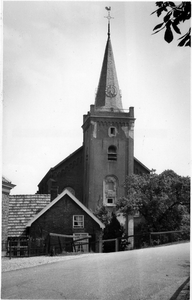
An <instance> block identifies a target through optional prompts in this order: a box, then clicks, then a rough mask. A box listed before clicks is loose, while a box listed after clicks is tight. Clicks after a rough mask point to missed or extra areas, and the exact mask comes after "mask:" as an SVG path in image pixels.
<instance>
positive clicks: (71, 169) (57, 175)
mask: <svg viewBox="0 0 192 300" xmlns="http://www.w3.org/2000/svg"><path fill="white" fill-rule="evenodd" d="M67 187H70V188H72V189H73V190H74V191H75V197H76V198H77V199H78V200H79V201H81V202H82V201H83V147H81V148H79V149H78V150H77V151H75V152H74V153H72V154H71V155H70V156H69V157H67V158H66V159H65V160H63V161H62V162H61V163H59V164H58V165H57V166H55V167H54V168H52V169H51V170H50V171H49V172H48V174H47V175H46V176H45V177H44V178H43V180H42V181H41V182H40V184H39V192H38V193H39V194H43V193H52V195H53V196H52V200H53V199H54V198H55V197H56V196H57V194H58V193H59V194H60V193H61V192H62V191H63V190H64V189H65V188H67Z"/></svg>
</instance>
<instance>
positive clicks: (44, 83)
mask: <svg viewBox="0 0 192 300" xmlns="http://www.w3.org/2000/svg"><path fill="white" fill-rule="evenodd" d="M105 6H111V7H112V10H111V15H112V16H113V17H114V19H112V21H111V41H112V47H113V53H114V58H115V64H116V69H117V76H118V81H119V86H120V89H121V92H122V102H123V107H124V109H129V107H130V106H133V107H134V108H135V117H136V121H135V142H134V155H135V157H136V158H137V159H139V160H140V161H141V162H142V163H143V164H145V165H146V166H147V167H148V168H149V169H152V168H153V169H156V172H157V173H158V174H159V173H161V172H162V171H164V170H166V169H172V170H174V171H175V172H176V173H178V174H179V175H183V176H188V175H190V49H189V47H186V48H180V47H177V44H178V42H177V36H175V38H176V39H175V41H174V42H173V43H171V44H167V43H166V42H164V40H163V32H160V33H159V34H157V35H152V34H151V33H152V30H153V28H154V27H155V25H157V24H158V23H161V20H162V19H161V18H159V19H158V18H157V17H156V15H152V16H150V14H151V12H152V11H154V10H155V9H156V6H155V2H91V1H90V2H71V1H70V2H67V1H66V2H62V1H60V2H56V1H49V2H44V1H43V2H36V1H34V2H33V1H31V2H28V1H23V2H16V1H13V2H4V8H3V9H4V11H3V23H4V54H3V72H4V81H3V175H4V176H5V177H6V178H8V179H9V180H10V181H11V182H12V183H13V184H16V187H15V188H14V189H13V190H12V192H11V194H33V193H36V192H37V185H38V183H39V182H40V181H41V179H42V178H43V177H44V175H45V174H46V173H47V172H48V170H49V169H50V168H51V167H54V166H55V165H56V164H58V163H59V162H60V161H61V160H63V159H64V158H65V157H67V156H68V155H69V154H71V153H72V152H73V151H75V150H76V149H77V148H79V147H80V146H81V145H82V142H83V131H82V128H81V126H82V124H83V114H86V113H87V112H88V111H89V109H90V105H91V104H94V101H95V91H96V88H97V85H98V82H99V76H100V71H101V66H102V61H103V56H104V50H105V45H106V42H107V19H106V18H104V16H107V11H106V10H105ZM182 26H183V25H182ZM187 26H189V24H188V25H187V24H186V25H185V24H184V27H182V28H181V29H182V31H183V32H182V33H185V29H186V27H187Z"/></svg>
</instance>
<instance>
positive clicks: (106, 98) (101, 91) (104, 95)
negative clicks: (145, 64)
mask: <svg viewBox="0 0 192 300" xmlns="http://www.w3.org/2000/svg"><path fill="white" fill-rule="evenodd" d="M106 10H107V11H108V16H107V17H106V18H107V19H108V33H107V34H108V39H107V44H106V48H105V54H104V59H103V65H102V69H101V74H100V79H99V85H98V90H97V94H96V99H95V107H96V109H97V110H102V111H103V110H114V111H121V110H123V107H122V102H121V94H120V90H119V84H118V80H117V74H116V68H115V61H114V57H113V50H112V45H111V39H110V20H111V19H112V17H111V15H110V11H111V7H106Z"/></svg>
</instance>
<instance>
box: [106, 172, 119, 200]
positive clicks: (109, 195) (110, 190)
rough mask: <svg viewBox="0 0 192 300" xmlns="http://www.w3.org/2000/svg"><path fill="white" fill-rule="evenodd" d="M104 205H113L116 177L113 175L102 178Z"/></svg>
mask: <svg viewBox="0 0 192 300" xmlns="http://www.w3.org/2000/svg"><path fill="white" fill-rule="evenodd" d="M103 187H104V190H103V191H104V195H103V199H104V205H107V206H114V205H115V202H116V200H117V178H116V177H115V176H107V177H106V178H105V179H104V186H103Z"/></svg>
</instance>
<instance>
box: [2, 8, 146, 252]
mask: <svg viewBox="0 0 192 300" xmlns="http://www.w3.org/2000/svg"><path fill="white" fill-rule="evenodd" d="M107 10H108V16H107V19H108V28H107V42H106V47H105V51H104V58H103V63H102V67H101V73H100V78H99V83H98V88H97V92H96V97H95V103H94V104H92V105H91V106H90V110H89V111H88V112H87V114H85V115H84V116H83V124H82V130H83V143H82V146H81V147H79V148H78V149H77V150H76V151H74V152H73V153H71V154H70V155H69V156H68V157H67V158H65V159H64V160H62V161H61V162H59V163H58V164H57V165H56V166H54V167H52V168H50V170H49V171H48V172H47V174H46V175H45V176H44V177H43V178H42V180H41V181H40V183H39V184H38V191H37V193H36V194H35V195H12V196H10V195H9V191H7V190H6V191H5V193H4V194H5V195H4V198H3V199H4V202H3V214H4V219H3V224H4V226H3V228H4V229H3V239H2V244H3V247H2V249H3V250H6V251H8V252H9V253H11V250H10V245H11V244H10V241H11V240H13V241H14V243H16V244H17V245H20V244H21V243H23V239H24V242H26V241H28V240H29V239H31V238H32V239H33V238H34V239H37V240H38V239H39V241H43V243H44V241H46V240H47V238H48V237H50V235H52V236H55V235H56V236H57V238H58V237H59V236H62V237H64V236H65V237H66V236H67V237H70V238H71V239H73V240H76V239H79V238H81V239H82V238H83V239H86V241H87V245H84V246H82V245H81V246H82V247H84V251H94V252H95V251H96V252H101V251H102V250H101V249H102V247H101V246H98V245H101V241H102V231H103V229H104V228H105V225H104V224H103V223H102V222H101V221H100V220H99V219H98V218H97V217H96V216H95V215H94V212H95V211H96V209H97V208H98V207H102V206H105V207H106V208H107V210H108V212H109V213H111V212H113V211H114V210H115V207H116V201H117V200H118V199H119V198H121V197H123V196H126V195H125V189H124V182H125V180H126V177H127V176H128V175H131V174H139V175H142V174H144V173H145V174H149V173H150V170H149V169H148V168H147V167H146V166H145V165H144V164H142V163H141V162H140V161H139V160H138V159H136V158H135V157H134V123H135V116H134V108H133V107H130V108H129V110H127V109H126V110H125V109H124V108H123V104H122V95H121V91H120V88H119V83H118V77H117V72H116V67H115V60H114V56H113V50H112V43H111V32H110V19H111V16H110V8H107ZM5 183H6V184H7V181H6V182H4V181H3V184H4V185H5ZM13 186H14V185H10V187H9V190H10V189H11V188H12V187H13ZM139 220H140V217H139V216H138V215H135V216H127V220H126V224H125V232H126V233H127V234H128V235H129V236H132V235H134V228H135V227H136V225H137V224H138V222H139ZM88 239H89V242H88ZM131 239H132V241H131V244H132V248H133V247H134V240H133V238H131ZM98 241H99V244H98ZM27 243H28V242H27ZM7 245H8V246H7ZM94 245H95V246H94ZM88 246H89V247H88ZM86 247H87V248H86ZM60 248H61V249H60V250H61V251H62V250H63V246H62V245H61V243H60ZM85 248H86V249H85ZM88 248H89V249H88ZM49 249H50V247H49ZM47 251H48V250H47ZM19 255H20V254H19Z"/></svg>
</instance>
